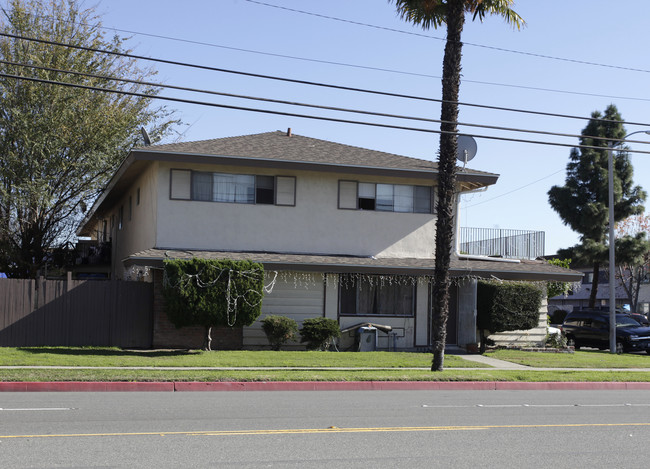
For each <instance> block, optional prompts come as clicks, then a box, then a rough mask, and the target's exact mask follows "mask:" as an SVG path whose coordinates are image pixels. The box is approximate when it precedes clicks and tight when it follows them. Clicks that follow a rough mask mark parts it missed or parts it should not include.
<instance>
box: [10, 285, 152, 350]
mask: <svg viewBox="0 0 650 469" xmlns="http://www.w3.org/2000/svg"><path fill="white" fill-rule="evenodd" d="M152 333H153V288H152V284H151V283H146V282H126V281H120V280H72V279H71V278H70V276H68V279H67V280H45V279H42V278H39V279H37V280H22V279H4V278H2V279H0V346H2V347H33V346H117V347H136V348H149V347H151V343H152Z"/></svg>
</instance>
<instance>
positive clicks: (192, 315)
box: [163, 258, 264, 350]
mask: <svg viewBox="0 0 650 469" xmlns="http://www.w3.org/2000/svg"><path fill="white" fill-rule="evenodd" d="M163 296H164V298H165V312H166V313H167V316H168V317H169V320H170V321H171V322H172V324H174V325H175V326H176V327H183V326H204V327H205V328H206V348H207V349H208V350H209V349H210V328H211V327H213V326H230V327H241V326H248V325H251V324H252V323H253V322H255V320H256V319H257V318H258V317H259V315H260V313H261V312H262V298H263V297H264V268H263V267H262V265H261V264H258V263H255V262H251V261H231V260H206V259H197V258H194V259H189V260H178V259H175V260H166V261H165V262H164V281H163Z"/></svg>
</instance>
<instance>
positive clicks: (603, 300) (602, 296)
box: [548, 267, 650, 316]
mask: <svg viewBox="0 0 650 469" xmlns="http://www.w3.org/2000/svg"><path fill="white" fill-rule="evenodd" d="M576 270H578V271H581V272H583V273H584V277H582V281H581V282H580V283H577V284H576V285H575V286H574V288H573V289H571V290H570V291H569V293H568V294H567V295H566V296H564V295H558V296H555V297H553V298H549V299H548V307H549V312H550V311H553V310H557V309H561V310H564V311H567V312H571V311H573V310H574V309H576V310H577V309H581V308H587V307H589V297H590V296H591V286H592V280H593V276H594V274H593V269H592V268H579V267H578V268H576ZM629 304H630V301H629V299H628V296H627V293H626V291H625V288H624V287H623V285H621V282H620V280H619V279H617V280H616V307H617V308H624V307H626V305H628V306H629ZM595 308H599V309H604V310H609V275H608V272H607V270H600V271H599V275H598V291H597V292H596V304H595ZM637 312H638V313H642V314H645V315H646V316H648V314H649V313H650V278H649V277H648V276H646V278H645V279H644V280H643V282H642V283H641V285H640V288H639V302H638V305H637Z"/></svg>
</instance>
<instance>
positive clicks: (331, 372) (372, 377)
mask: <svg viewBox="0 0 650 469" xmlns="http://www.w3.org/2000/svg"><path fill="white" fill-rule="evenodd" d="M487 356H489V357H493V358H498V359H501V360H506V361H511V362H515V363H520V364H524V365H529V366H536V367H543V368H557V369H556V370H552V371H536V370H516V371H511V370H498V369H494V368H490V367H486V368H484V369H478V370H476V369H468V368H478V367H480V365H479V364H477V363H474V362H470V361H466V360H463V358H462V357H458V356H454V355H446V356H445V368H446V369H445V371H443V372H440V373H433V372H431V371H429V367H430V366H431V354H428V353H402V352H398V353H393V352H272V351H259V352H258V351H213V352H203V351H196V350H192V351H159V350H158V351H136V350H121V349H118V348H91V347H83V348H68V347H27V348H25V347H23V348H8V347H7V348H0V365H4V366H70V367H73V368H72V369H57V368H49V369H42V368H19V369H7V368H5V369H0V381H385V380H388V381H650V373H648V372H646V371H641V372H639V371H630V370H626V368H646V367H647V368H648V371H650V356H646V355H631V354H623V355H612V354H609V353H607V352H597V351H593V352H589V351H580V352H576V353H574V354H563V353H557V354H556V353H541V352H523V351H517V350H496V351H491V352H489V353H488V354H487ZM82 367H95V368H82ZM101 367H116V368H111V369H102V368H101ZM125 367H172V368H173V369H171V370H160V369H139V370H132V369H125ZM192 367H197V368H199V369H190V368H192ZM201 367H202V369H201ZM207 367H237V368H252V367H278V368H281V369H278V370H254V369H243V370H214V369H212V370H210V369H205V368H207ZM291 367H300V368H306V369H295V368H293V369H292V368H291ZM334 367H346V368H354V369H353V370H336V369H332V368H334ZM283 368H285V369H283ZM319 368H330V369H325V370H323V369H319ZM372 368H387V369H372ZM410 368H416V369H410ZM451 368H454V369H451ZM562 368H584V370H580V371H574V370H566V369H562ZM590 368H615V369H617V370H616V371H597V370H593V369H591V370H590Z"/></svg>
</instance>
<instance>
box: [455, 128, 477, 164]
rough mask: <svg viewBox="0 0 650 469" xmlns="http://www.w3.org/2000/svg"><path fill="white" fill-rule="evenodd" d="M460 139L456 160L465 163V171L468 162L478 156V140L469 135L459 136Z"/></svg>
mask: <svg viewBox="0 0 650 469" xmlns="http://www.w3.org/2000/svg"><path fill="white" fill-rule="evenodd" d="M457 139H458V154H457V155H456V159H458V161H462V162H463V169H465V166H466V165H467V162H468V161H470V160H471V159H472V158H474V157H475V156H476V149H477V147H476V140H474V138H473V137H470V136H469V135H459V136H458V137H457Z"/></svg>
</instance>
